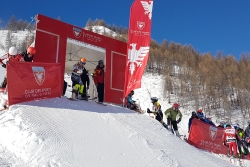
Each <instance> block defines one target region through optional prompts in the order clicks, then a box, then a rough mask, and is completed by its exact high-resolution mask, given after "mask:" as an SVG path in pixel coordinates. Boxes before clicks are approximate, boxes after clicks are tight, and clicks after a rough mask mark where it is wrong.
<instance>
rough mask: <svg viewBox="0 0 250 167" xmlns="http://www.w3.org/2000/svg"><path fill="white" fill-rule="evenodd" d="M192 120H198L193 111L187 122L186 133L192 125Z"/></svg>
mask: <svg viewBox="0 0 250 167" xmlns="http://www.w3.org/2000/svg"><path fill="white" fill-rule="evenodd" d="M194 118H197V119H198V116H197V115H196V112H195V111H193V112H192V115H191V117H190V118H189V121H188V133H189V131H190V127H191V125H192V121H193V119H194Z"/></svg>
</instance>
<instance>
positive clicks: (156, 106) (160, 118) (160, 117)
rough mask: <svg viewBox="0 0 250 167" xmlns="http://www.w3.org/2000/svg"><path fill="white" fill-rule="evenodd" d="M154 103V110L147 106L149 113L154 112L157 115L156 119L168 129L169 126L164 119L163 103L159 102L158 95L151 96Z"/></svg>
mask: <svg viewBox="0 0 250 167" xmlns="http://www.w3.org/2000/svg"><path fill="white" fill-rule="evenodd" d="M150 100H151V102H152V104H153V111H150V109H149V108H147V113H153V114H154V115H155V119H156V120H157V121H159V122H160V123H161V124H162V125H163V126H164V127H165V128H166V129H168V126H167V125H166V124H165V122H164V121H163V113H162V110H161V105H160V103H159V102H158V98H157V97H151V98H150Z"/></svg>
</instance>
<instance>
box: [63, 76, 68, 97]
mask: <svg viewBox="0 0 250 167" xmlns="http://www.w3.org/2000/svg"><path fill="white" fill-rule="evenodd" d="M67 86H68V83H67V82H66V81H65V80H64V84H63V94H62V95H63V96H64V95H65V92H66V90H67Z"/></svg>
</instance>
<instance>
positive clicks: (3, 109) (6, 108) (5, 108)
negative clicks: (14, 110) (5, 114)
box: [0, 107, 9, 112]
mask: <svg viewBox="0 0 250 167" xmlns="http://www.w3.org/2000/svg"><path fill="white" fill-rule="evenodd" d="M8 109H9V107H4V108H2V109H0V112H1V111H5V110H8Z"/></svg>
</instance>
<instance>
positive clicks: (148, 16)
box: [123, 0, 153, 97]
mask: <svg viewBox="0 0 250 167" xmlns="http://www.w3.org/2000/svg"><path fill="white" fill-rule="evenodd" d="M152 10H153V0H150V1H149V0H144V1H141V0H135V1H134V3H133V4H132V7H131V9H130V22H129V30H128V46H127V49H128V52H127V55H128V56H127V58H126V63H127V64H126V70H125V84H124V95H123V96H124V97H125V96H127V95H128V94H129V93H130V91H131V90H133V89H136V88H140V87H141V79H142V74H143V72H144V69H145V67H146V65H147V61H148V54H149V46H150V31H151V22H152Z"/></svg>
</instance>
